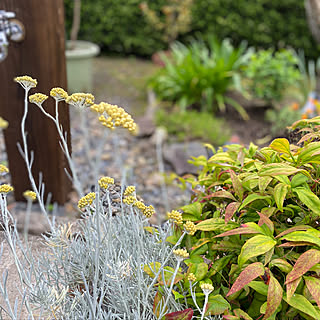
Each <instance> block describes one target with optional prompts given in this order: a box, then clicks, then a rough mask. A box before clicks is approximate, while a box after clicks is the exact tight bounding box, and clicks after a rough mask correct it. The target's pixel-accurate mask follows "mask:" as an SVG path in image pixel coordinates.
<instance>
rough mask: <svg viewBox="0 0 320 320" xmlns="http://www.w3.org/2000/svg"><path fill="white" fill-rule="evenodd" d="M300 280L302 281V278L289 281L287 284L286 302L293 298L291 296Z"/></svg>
mask: <svg viewBox="0 0 320 320" xmlns="http://www.w3.org/2000/svg"><path fill="white" fill-rule="evenodd" d="M301 279H302V278H301V277H300V278H298V279H295V280H293V281H291V282H289V283H288V284H287V297H288V300H290V299H291V297H292V296H293V294H294V293H295V291H296V290H297V287H298V285H299V283H300V281H301Z"/></svg>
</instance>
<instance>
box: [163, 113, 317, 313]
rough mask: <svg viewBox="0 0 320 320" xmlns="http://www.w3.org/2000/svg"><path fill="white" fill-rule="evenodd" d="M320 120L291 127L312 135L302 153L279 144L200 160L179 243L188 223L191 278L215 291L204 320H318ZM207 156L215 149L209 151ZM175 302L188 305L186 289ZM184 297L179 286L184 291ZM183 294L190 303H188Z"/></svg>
mask: <svg viewBox="0 0 320 320" xmlns="http://www.w3.org/2000/svg"><path fill="white" fill-rule="evenodd" d="M319 123H320V117H318V118H315V119H311V120H302V121H298V122H297V123H295V124H294V126H293V128H297V127H299V129H300V130H302V131H301V132H304V133H306V134H305V135H304V136H303V137H301V139H300V141H298V144H296V145H294V144H290V143H289V141H288V140H287V139H284V138H279V139H275V140H274V141H272V142H271V144H270V145H269V146H268V147H264V148H262V149H259V148H258V147H257V146H255V145H253V144H250V146H249V147H248V148H246V147H244V146H241V145H229V146H226V147H225V148H219V149H218V150H217V151H216V150H214V149H213V148H212V150H213V152H214V155H213V156H212V157H211V158H209V159H207V158H206V157H204V156H200V157H198V158H194V159H193V161H192V162H193V163H194V164H195V165H196V166H199V167H201V170H200V171H199V175H198V177H192V176H188V177H185V178H184V179H183V178H180V180H181V181H182V182H183V183H184V184H185V183H187V182H189V183H191V184H192V187H193V188H194V195H193V196H192V199H191V202H190V204H188V205H186V206H184V207H183V208H181V209H182V216H181V219H180V220H179V221H178V220H177V223H176V226H175V230H174V234H173V236H171V237H169V238H168V239H167V240H168V241H169V242H171V243H175V242H176V241H177V239H178V238H179V237H180V236H181V233H182V232H183V230H185V229H186V227H187V225H190V223H193V224H194V227H195V230H196V231H195V233H194V234H193V235H191V234H188V235H187V236H186V237H185V238H184V240H183V241H182V243H181V246H185V247H186V248H187V250H188V253H189V259H187V260H185V263H186V264H187V265H188V269H187V271H186V273H187V274H191V273H192V274H193V275H194V276H195V278H196V280H197V281H198V284H197V285H196V287H195V292H196V294H197V292H198V298H197V300H198V303H201V300H202V301H203V297H201V294H200V293H201V287H200V286H201V282H203V283H209V284H212V286H213V287H214V291H213V292H212V293H211V294H210V296H209V299H208V301H209V303H208V307H207V312H208V313H210V314H221V315H223V318H224V319H320V309H319V307H320V280H319V275H320V240H319V239H320V231H319V222H320V199H319V194H320V189H319V178H320V142H319ZM208 147H210V146H208ZM180 283H181V290H180V291H179V290H177V291H178V293H177V294H176V297H177V299H187V301H190V304H192V302H191V299H190V298H191V297H190V295H189V294H187V295H185V294H184V292H185V290H186V289H187V288H188V287H189V286H190V284H189V283H188V281H186V280H185V279H181V280H180ZM177 288H178V286H177ZM182 295H183V297H182Z"/></svg>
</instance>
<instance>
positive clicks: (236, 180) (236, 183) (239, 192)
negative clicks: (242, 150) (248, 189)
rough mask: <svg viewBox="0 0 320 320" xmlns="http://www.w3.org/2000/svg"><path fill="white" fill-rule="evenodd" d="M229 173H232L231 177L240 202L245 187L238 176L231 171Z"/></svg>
mask: <svg viewBox="0 0 320 320" xmlns="http://www.w3.org/2000/svg"><path fill="white" fill-rule="evenodd" d="M229 172H230V177H231V181H232V185H233V188H234V191H235V193H236V195H237V196H238V197H239V199H240V201H242V198H243V186H242V184H241V181H240V180H239V178H238V177H237V175H236V174H235V172H234V171H233V170H229Z"/></svg>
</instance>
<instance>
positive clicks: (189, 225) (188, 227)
mask: <svg viewBox="0 0 320 320" xmlns="http://www.w3.org/2000/svg"><path fill="white" fill-rule="evenodd" d="M184 229H185V230H186V231H187V233H188V234H190V236H193V235H194V234H195V233H196V231H197V229H196V226H195V224H194V223H193V222H192V221H187V222H186V223H185V224H184Z"/></svg>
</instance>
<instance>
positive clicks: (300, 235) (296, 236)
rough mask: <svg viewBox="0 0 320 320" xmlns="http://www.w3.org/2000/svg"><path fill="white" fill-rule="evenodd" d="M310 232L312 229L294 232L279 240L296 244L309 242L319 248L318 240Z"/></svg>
mask: <svg viewBox="0 0 320 320" xmlns="http://www.w3.org/2000/svg"><path fill="white" fill-rule="evenodd" d="M311 231H313V229H308V230H307V231H294V232H291V233H289V234H287V235H285V236H284V237H282V238H281V239H280V240H284V239H285V240H289V241H296V242H309V243H313V244H315V245H317V246H319V247H320V238H319V237H318V236H317V235H315V234H313V233H312V232H311Z"/></svg>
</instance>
